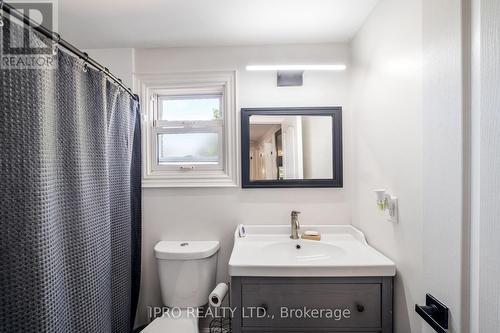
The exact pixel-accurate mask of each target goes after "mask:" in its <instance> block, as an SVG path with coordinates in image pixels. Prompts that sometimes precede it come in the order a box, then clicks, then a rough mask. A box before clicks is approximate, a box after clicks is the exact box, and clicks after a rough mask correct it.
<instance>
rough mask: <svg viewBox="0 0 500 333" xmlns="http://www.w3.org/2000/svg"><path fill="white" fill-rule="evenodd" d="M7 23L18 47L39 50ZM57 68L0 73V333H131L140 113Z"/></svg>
mask: <svg viewBox="0 0 500 333" xmlns="http://www.w3.org/2000/svg"><path fill="white" fill-rule="evenodd" d="M6 23H7V24H6V25H5V26H4V27H3V29H4V31H3V32H4V33H9V34H11V36H13V37H14V38H23V30H24V33H25V34H28V35H29V37H30V39H32V40H36V41H37V42H40V43H46V42H47V40H45V38H44V37H42V36H40V35H38V34H37V33H36V32H34V31H33V30H31V29H28V28H26V27H20V26H18V25H15V24H8V23H9V22H6ZM56 61H57V67H58V68H57V69H55V70H52V69H29V70H28V69H0V89H1V90H0V167H1V170H0V198H1V201H0V332H7V333H11V332H20V333H29V332H36V333H39V332H51V333H70V332H71V333H74V332H92V333H96V332H106V333H109V332H120V333H123V332H130V331H131V327H132V325H133V321H134V317H135V311H136V305H137V298H138V291H139V273H140V268H139V267H140V253H139V251H140V216H141V211H140V209H141V207H140V203H141V193H140V191H141V186H140V181H141V180H140V179H141V170H140V169H141V165H140V153H141V152H140V126H139V105H138V102H137V101H135V100H134V99H132V98H131V96H130V95H129V94H128V93H127V92H125V91H123V89H120V88H119V87H118V86H117V85H115V84H113V83H111V82H110V81H109V80H108V79H107V78H106V76H105V75H104V74H103V73H101V72H99V71H96V70H93V69H91V68H88V69H87V68H86V67H84V65H83V63H82V62H81V61H80V60H78V59H76V58H74V57H73V56H71V55H69V54H67V53H65V52H63V51H62V50H59V52H58V54H57V56H56Z"/></svg>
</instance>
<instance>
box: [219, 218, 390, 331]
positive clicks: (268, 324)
mask: <svg viewBox="0 0 500 333" xmlns="http://www.w3.org/2000/svg"><path fill="white" fill-rule="evenodd" d="M301 230H314V231H318V232H319V233H320V234H321V240H320V241H314V240H304V239H297V240H293V239H290V226H244V228H241V227H240V228H238V230H237V231H236V233H235V244H234V249H233V252H232V254H231V259H230V261H229V273H230V275H231V295H230V297H231V307H233V308H236V312H235V314H234V316H233V320H232V331H233V332H234V333H239V332H281V333H284V332H370V333H375V332H379V333H380V332H382V333H388V332H392V288H393V277H394V275H395V273H396V268H395V265H394V263H393V262H392V261H391V260H389V259H388V258H386V257H385V256H383V255H382V254H381V253H379V252H378V251H376V250H375V249H373V248H372V247H370V246H369V245H368V244H367V242H366V240H365V237H364V235H363V234H362V233H361V232H360V231H359V230H357V229H356V228H354V227H352V226H303V227H302V228H301Z"/></svg>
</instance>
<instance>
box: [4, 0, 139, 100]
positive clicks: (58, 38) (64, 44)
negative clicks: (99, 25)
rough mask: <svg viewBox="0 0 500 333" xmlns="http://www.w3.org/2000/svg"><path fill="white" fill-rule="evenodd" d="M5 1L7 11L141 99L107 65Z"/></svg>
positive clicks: (136, 98) (131, 94)
mask: <svg viewBox="0 0 500 333" xmlns="http://www.w3.org/2000/svg"><path fill="white" fill-rule="evenodd" d="M2 2H3V7H2V6H0V8H1V9H3V10H4V11H5V12H6V13H8V14H9V15H12V16H13V17H15V18H17V19H18V20H20V21H22V22H23V23H24V24H26V25H28V26H30V27H31V28H33V29H35V31H37V32H39V33H41V34H42V35H44V36H45V37H47V38H50V39H51V40H53V41H55V42H56V43H57V45H60V46H62V47H64V48H65V49H67V50H68V51H70V52H71V53H73V54H74V55H76V56H77V57H78V58H80V59H82V60H84V61H85V63H87V64H89V65H91V66H93V67H95V68H97V69H98V70H100V71H101V72H103V73H104V74H105V75H106V76H108V77H109V78H110V79H111V80H113V81H114V82H115V83H116V84H118V85H119V86H120V87H122V88H123V89H125V91H126V92H128V93H129V94H130V96H132V98H133V99H134V100H136V101H138V100H139V96H137V95H136V94H134V93H133V92H132V90H131V89H130V88H128V87H127V86H126V85H125V84H124V83H123V82H122V80H121V79H119V78H117V77H116V76H114V75H113V74H112V73H111V72H110V71H109V69H108V68H107V67H104V66H103V65H101V64H100V63H98V62H97V61H95V60H94V59H92V58H90V57H89V55H88V54H87V53H85V52H82V51H80V50H79V49H78V48H77V47H75V46H74V45H72V44H71V43H69V42H67V41H65V40H64V39H62V38H61V36H60V35H59V34H58V33H55V32H53V31H50V30H49V29H47V28H45V27H44V26H42V25H39V24H38V23H36V22H35V21H33V20H31V19H30V18H29V17H28V16H26V15H24V14H22V13H20V12H18V11H17V10H16V9H15V8H14V7H12V6H11V5H9V4H8V3H5V2H4V1H2V0H0V3H2Z"/></svg>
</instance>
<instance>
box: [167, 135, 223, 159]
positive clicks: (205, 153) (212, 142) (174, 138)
mask: <svg viewBox="0 0 500 333" xmlns="http://www.w3.org/2000/svg"><path fill="white" fill-rule="evenodd" d="M218 161H219V134H218V133H180V134H158V162H159V163H160V164H171V163H179V164H182V163H210V164H214V163H217V162H218Z"/></svg>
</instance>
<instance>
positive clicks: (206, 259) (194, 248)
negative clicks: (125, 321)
mask: <svg viewBox="0 0 500 333" xmlns="http://www.w3.org/2000/svg"><path fill="white" fill-rule="evenodd" d="M219 247H220V245H219V242H218V241H161V242H158V243H157V244H156V245H155V247H154V252H155V257H156V262H157V264H158V275H159V278H160V287H161V297H162V300H163V305H164V306H166V307H167V308H168V309H169V310H172V311H169V312H165V314H164V315H163V316H162V317H160V318H156V319H155V320H153V321H152V322H151V324H149V325H148V326H147V327H146V328H145V329H144V330H142V331H141V332H144V333H167V332H176V333H199V329H198V318H197V316H194V315H193V313H194V314H196V313H197V309H198V308H200V307H202V306H204V305H205V304H207V303H208V295H209V294H210V292H211V291H212V290H213V288H214V287H215V278H216V272H217V254H218V251H219Z"/></svg>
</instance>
